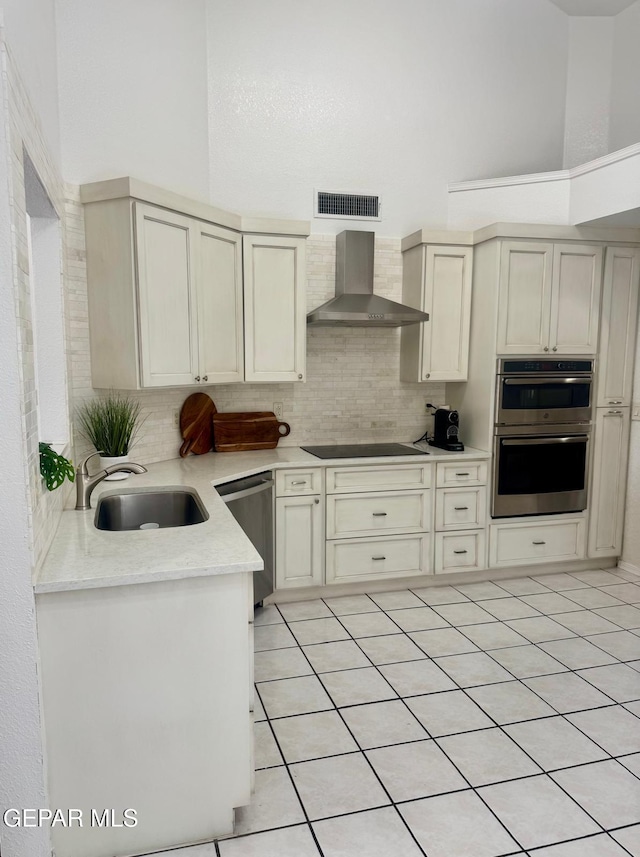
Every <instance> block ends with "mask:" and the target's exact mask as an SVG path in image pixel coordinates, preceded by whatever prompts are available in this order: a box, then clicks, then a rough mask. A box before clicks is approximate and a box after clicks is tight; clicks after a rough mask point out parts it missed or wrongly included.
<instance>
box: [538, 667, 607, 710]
mask: <svg viewBox="0 0 640 857" xmlns="http://www.w3.org/2000/svg"><path fill="white" fill-rule="evenodd" d="M523 684H525V685H526V686H527V687H529V688H531V690H533V691H534V692H535V693H537V694H538V696H541V697H542V698H543V699H544V700H545V701H546V702H548V703H549V705H551V706H553V708H555V710H556V711H557V712H558V713H559V714H567V713H568V712H571V711H584V710H585V709H587V708H597V707H599V706H602V705H611V700H610V699H609V698H608V697H607V696H605V695H604V694H603V693H601V692H600V691H599V690H597V689H596V688H595V687H593V686H592V685H590V684H589V682H587V681H585V680H584V679H582V678H580V676H578V675H574V673H569V672H567V673H560V674H556V675H543V676H534V677H533V678H527V679H523Z"/></svg>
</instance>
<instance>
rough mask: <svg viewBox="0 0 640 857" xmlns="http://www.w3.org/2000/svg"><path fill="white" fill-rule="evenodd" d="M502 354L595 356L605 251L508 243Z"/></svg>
mask: <svg viewBox="0 0 640 857" xmlns="http://www.w3.org/2000/svg"><path fill="white" fill-rule="evenodd" d="M499 276H500V294H499V303H498V340H497V353H498V354H542V353H546V352H553V353H557V354H595V353H596V351H597V343H598V317H599V307H600V287H601V279H602V248H601V247H599V246H591V245H585V244H574V243H567V244H550V243H544V242H520V241H518V242H515V241H507V242H504V243H503V244H502V248H501V257H500V275H499Z"/></svg>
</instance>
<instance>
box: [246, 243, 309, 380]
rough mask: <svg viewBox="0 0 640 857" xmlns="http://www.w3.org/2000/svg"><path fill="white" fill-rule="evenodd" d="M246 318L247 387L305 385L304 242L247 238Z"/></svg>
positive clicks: (305, 312)
mask: <svg viewBox="0 0 640 857" xmlns="http://www.w3.org/2000/svg"><path fill="white" fill-rule="evenodd" d="M243 244H244V312H245V330H246V334H245V365H246V371H245V378H246V380H247V381H271V382H276V383H278V382H282V381H304V377H305V357H306V327H307V317H306V315H307V311H306V282H305V270H306V266H305V241H304V239H302V238H295V237H291V238H279V237H274V236H271V235H268V236H265V235H245V236H244V239H243Z"/></svg>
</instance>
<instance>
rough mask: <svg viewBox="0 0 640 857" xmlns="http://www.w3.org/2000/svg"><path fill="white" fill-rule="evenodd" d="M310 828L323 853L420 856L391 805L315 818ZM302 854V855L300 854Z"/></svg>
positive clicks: (328, 855)
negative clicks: (317, 819)
mask: <svg viewBox="0 0 640 857" xmlns="http://www.w3.org/2000/svg"><path fill="white" fill-rule="evenodd" d="M313 829H314V831H315V834H316V836H317V837H318V841H319V843H320V847H321V848H322V853H323V854H324V857H347V855H349V857H351V855H353V857H365V851H364V843H366V857H422V852H421V851H420V849H419V848H418V846H417V845H416V843H415V841H414V840H413V838H412V836H411V834H410V833H409V831H408V830H407V828H406V826H405V825H404V823H403V821H402V819H401V818H400V816H399V815H398V813H397V811H396V810H395V809H394V808H393V807H383V808H382V809H373V810H368V811H367V812H358V813H356V814H355V815H342V816H339V817H338V818H329V819H327V820H326V821H316V822H314V824H313ZM300 857H305V855H300Z"/></svg>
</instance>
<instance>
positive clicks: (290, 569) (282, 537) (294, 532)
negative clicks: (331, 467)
mask: <svg viewBox="0 0 640 857" xmlns="http://www.w3.org/2000/svg"><path fill="white" fill-rule="evenodd" d="M323 566H324V510H323V504H322V497H321V495H311V496H304V495H303V496H298V497H278V498H277V499H276V575H275V577H276V581H275V582H276V589H291V588H295V587H298V586H321V585H322V584H323V583H324V573H323Z"/></svg>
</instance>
